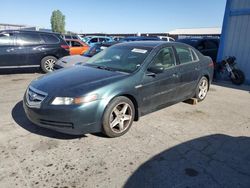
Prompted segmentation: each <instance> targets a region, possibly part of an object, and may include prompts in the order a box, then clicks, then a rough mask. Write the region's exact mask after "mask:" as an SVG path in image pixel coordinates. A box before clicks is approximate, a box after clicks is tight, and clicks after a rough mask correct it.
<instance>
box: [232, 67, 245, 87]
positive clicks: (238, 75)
mask: <svg viewBox="0 0 250 188" xmlns="http://www.w3.org/2000/svg"><path fill="white" fill-rule="evenodd" d="M232 72H233V73H234V76H235V79H233V78H232V77H231V81H232V82H233V84H236V85H241V84H243V83H244V81H245V75H244V73H243V72H242V71H241V70H239V69H233V70H232Z"/></svg>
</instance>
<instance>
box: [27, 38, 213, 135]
mask: <svg viewBox="0 0 250 188" xmlns="http://www.w3.org/2000/svg"><path fill="white" fill-rule="evenodd" d="M212 76H213V62H212V60H211V58H210V57H206V56H203V55H202V54H201V53H200V52H199V51H197V50H196V49H194V48H193V47H191V46H189V45H186V44H183V43H174V42H173V43H172V42H163V41H141V42H128V43H120V44H116V45H114V46H111V47H110V48H107V49H105V50H103V51H102V52H100V53H98V54H97V55H95V56H93V57H92V58H90V59H89V60H88V61H87V62H86V64H84V65H81V66H77V67H72V68H68V69H65V70H63V69H62V70H59V71H56V72H55V73H52V74H49V75H45V76H42V77H40V78H38V79H36V80H34V81H32V82H31V84H30V85H29V86H28V88H27V90H26V93H25V95H24V99H23V105H24V109H25V112H26V114H27V116H28V118H29V119H30V120H31V121H32V122H33V123H35V124H37V125H39V126H42V127H46V128H49V129H53V130H56V131H59V132H63V133H68V134H85V133H93V132H103V133H104V134H106V135H107V136H108V137H118V136H121V135H123V134H125V133H126V132H127V131H128V130H129V128H130V127H131V125H132V123H133V121H138V120H139V118H140V117H141V116H143V115H146V114H148V113H150V112H153V111H156V110H159V109H162V108H164V107H167V106H170V105H173V104H175V103H178V102H181V101H184V100H187V99H190V98H192V97H196V98H197V99H198V101H202V100H204V99H205V97H206V95H207V92H208V89H209V85H210V83H211V80H212Z"/></svg>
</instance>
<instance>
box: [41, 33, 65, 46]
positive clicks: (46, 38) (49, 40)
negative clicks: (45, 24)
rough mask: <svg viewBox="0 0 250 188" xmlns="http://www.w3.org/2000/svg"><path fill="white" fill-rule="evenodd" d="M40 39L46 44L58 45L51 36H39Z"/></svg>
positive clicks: (54, 37) (56, 40) (53, 36)
mask: <svg viewBox="0 0 250 188" xmlns="http://www.w3.org/2000/svg"><path fill="white" fill-rule="evenodd" d="M41 37H42V38H43V40H44V42H45V43H46V44H58V43H59V42H60V40H59V39H58V38H57V37H56V36H55V35H52V34H41Z"/></svg>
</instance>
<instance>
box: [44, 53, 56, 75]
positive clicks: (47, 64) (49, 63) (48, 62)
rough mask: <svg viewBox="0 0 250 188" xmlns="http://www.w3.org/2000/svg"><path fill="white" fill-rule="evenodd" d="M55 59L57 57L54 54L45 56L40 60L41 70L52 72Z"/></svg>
mask: <svg viewBox="0 0 250 188" xmlns="http://www.w3.org/2000/svg"><path fill="white" fill-rule="evenodd" d="M56 61H57V58H55V57H54V56H46V57H44V58H43V59H42V60H41V69H42V71H43V72H45V73H48V72H53V71H54V65H55V63H56Z"/></svg>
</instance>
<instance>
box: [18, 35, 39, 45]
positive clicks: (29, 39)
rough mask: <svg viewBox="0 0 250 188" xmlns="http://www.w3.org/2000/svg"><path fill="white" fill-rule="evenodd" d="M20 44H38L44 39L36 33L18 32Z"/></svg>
mask: <svg viewBox="0 0 250 188" xmlns="http://www.w3.org/2000/svg"><path fill="white" fill-rule="evenodd" d="M16 36H17V44H18V45H36V44H41V43H42V40H41V38H40V36H39V34H36V33H16Z"/></svg>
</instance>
